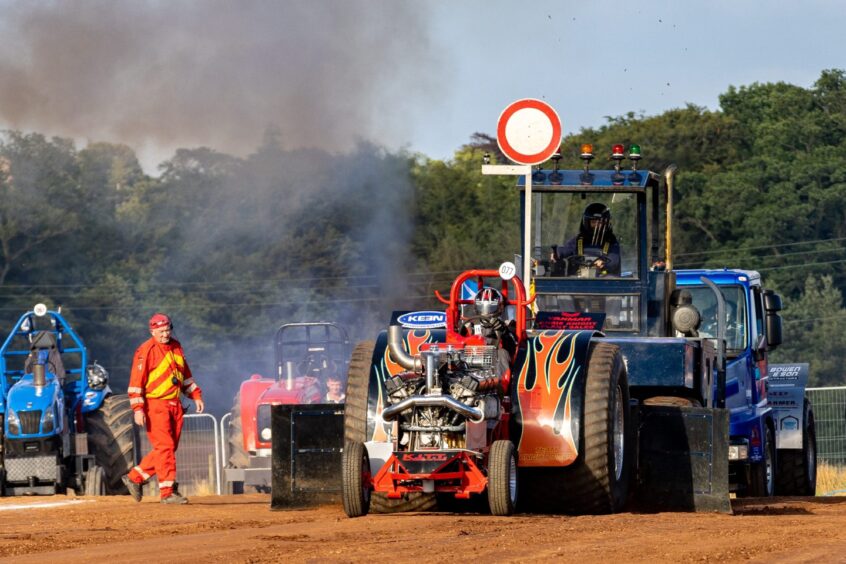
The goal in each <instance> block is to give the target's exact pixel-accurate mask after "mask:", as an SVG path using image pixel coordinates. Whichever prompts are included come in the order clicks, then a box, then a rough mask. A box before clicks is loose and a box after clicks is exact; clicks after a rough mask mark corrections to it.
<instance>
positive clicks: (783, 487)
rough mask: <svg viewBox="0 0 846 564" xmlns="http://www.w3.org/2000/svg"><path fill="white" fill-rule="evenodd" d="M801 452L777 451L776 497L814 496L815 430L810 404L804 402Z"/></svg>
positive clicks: (815, 464)
mask: <svg viewBox="0 0 846 564" xmlns="http://www.w3.org/2000/svg"><path fill="white" fill-rule="evenodd" d="M802 421H803V422H802V450H796V449H779V450H778V451H777V456H776V460H777V461H778V472H777V473H776V493H777V494H778V495H803V496H805V495H814V494H816V491H817V430H816V424H815V422H814V410H813V409H812V408H811V402H809V401H808V400H807V399H806V400H805V413H804V417H803V420H802Z"/></svg>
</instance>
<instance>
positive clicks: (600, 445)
mask: <svg viewBox="0 0 846 564" xmlns="http://www.w3.org/2000/svg"><path fill="white" fill-rule="evenodd" d="M581 157H582V159H583V161H584V166H583V168H582V169H581V170H578V169H577V170H560V169H559V168H558V166H557V162H558V160H557V159H553V162H554V163H555V165H554V166H553V168H552V169H530V168H529V167H528V166H510V165H490V164H485V165H484V166H483V168H482V171H483V173H484V174H510V175H517V176H518V182H517V188H518V192H519V195H520V198H521V212H522V217H523V229H522V242H523V252H522V254H521V255H518V256H517V257H515V259H516V260H515V261H514V262H515V263H516V264H512V263H504V264H503V265H502V266H501V268H500V270H499V274H498V273H497V271H495V270H493V271H491V270H479V271H468V272H466V273H464V274H462V275H461V276H460V277H459V278H458V279H457V280H456V282H455V283H454V284H453V288H452V291H451V292H450V299H449V300H446V299H442V301H443V302H444V303H445V304H447V308H446V311H445V314H444V317H443V320H442V324H441V325H439V326H436V325H435V324H428V325H426V326H425V327H423V326H419V325H415V324H412V323H403V322H402V319H403V318H405V319H409V318H416V317H415V316H414V315H411V316H409V315H399V314H400V313H402V312H395V313H394V315H393V316H392V320H391V323H390V326H389V327H388V330H387V331H384V332H382V333H381V334H380V335H378V336H377V337H376V339H375V340H373V341H365V342H362V343H359V344H358V345H357V346H356V348H355V351H354V353H353V361H352V363H351V366H350V372H349V377H348V389H347V405H346V412H345V423H344V435H345V444H344V450H343V456H342V465H341V467H342V474H343V476H342V478H343V479H342V485H343V487H342V497H343V500H344V508H345V511H346V512H347V514H348V515H349V516H351V517H355V516H359V515H363V514H366V513H367V512H368V511H372V510H374V508H376V510H378V511H394V510H404V509H416V508H420V507H430V506H431V505H433V504H437V505H442V504H443V503H444V502H445V501H448V502H450V501H451V500H452V498H454V499H455V500H457V501H458V502H461V500H466V499H469V498H473V497H475V496H479V497H482V496H484V497H487V498H488V500H489V502H490V510H491V512H492V513H494V514H499V515H507V514H510V513H512V512H513V511H516V510H521V509H523V510H530V511H550V512H556V513H607V512H614V511H619V510H621V509H622V508H623V507H625V506H626V504H627V503H634V504H636V506H638V507H640V508H643V509H646V510H650V509H655V510H695V511H722V512H729V511H731V506H730V502H729V499H730V493H731V492H734V493H735V494H736V495H738V496H769V495H774V494H776V493H783V494H785V495H812V494H813V491H814V488H815V480H816V476H815V473H816V472H815V467H816V454H815V453H816V448H815V436H814V427H813V410H812V409H811V406H810V404H809V403H808V402H807V400H805V399H804V384H803V383H802V379H801V377H800V376H801V374H802V373H803V371H804V375H805V377H807V367H803V366H802V365H781V366H773V367H770V366H769V364H768V358H767V357H768V354H769V352H770V351H772V350H773V349H774V348H775V347H777V346H778V345H779V344H780V343H781V340H782V324H781V318H780V316H779V310H780V309H781V299H780V298H779V296H777V295H776V294H775V293H773V292H772V291H769V290H766V289H764V288H763V287H762V285H761V280H760V276H758V275H757V273H754V272H750V271H737V270H720V271H676V270H674V269H673V252H672V229H673V213H672V212H673V206H672V194H673V191H674V189H675V188H674V185H675V178H676V167H675V166H670V167H668V168H667V169H666V170H665V171H664V172H663V173H661V174H658V173H655V172H652V171H647V170H638V169H637V164H638V162H639V160H640V158H641V154H640V147H639V146H637V145H632V146H631V147H630V149H629V152H628V155H624V150H623V147H622V145H615V147H614V149H613V150H612V157H611V158H612V159H613V161H614V166H613V168H611V169H607V170H592V169H591V167H590V163H591V161H592V159H593V158H594V154H593V147H592V146H591V145H588V144H586V145H583V146H582V150H581ZM626 157H628V158H629V159H630V161H631V169H623V167H622V161H623V160H624V159H625V158H626ZM515 273H519V275H516V274H515ZM470 278H474V279H477V286H478V287H479V288H482V287H483V285H484V286H487V287H488V288H492V289H496V290H497V291H499V292H501V294H502V296H503V300H504V305H505V307H504V308H503V309H502V312H501V317H502V319H501V321H502V324H501V325H499V326H503V325H504V326H507V327H511V330H512V332H513V335H512V336H511V339H510V342H511V346H510V347H508V354H507V355H506V356H507V358H508V361H509V364H508V368H507V370H503V368H502V363H500V362H497V361H496V360H495V359H497V358H500V359H501V358H502V356H503V353H502V352H498V351H499V350H500V349H503V348H506V345H505V340H504V339H503V340H502V341H500V342H499V343H498V344H497V343H490V342H485V343H482V342H477V341H478V339H476V338H475V337H474V336H473V335H469V334H467V333H466V332H465V330H464V327H465V326H466V324H467V323H469V322H471V321H472V319H473V310H472V308H473V306H474V300H473V299H464V298H463V297H462V296H461V295H460V288H459V286H461V285H462V284H464V283H466V282H467V280H468V279H470ZM524 289H525V290H524ZM526 295H528V296H529V298H526V297H525V296H526ZM439 297H440V296H439ZM427 313H431V312H427ZM417 317H419V316H417ZM429 317H432V316H429ZM497 323H498V322H497ZM497 335H500V333H497ZM500 336H501V335H500ZM487 348H493V350H491V351H488V350H487ZM774 370H775V373H777V374H778V375H779V376H778V378H776V377H775V376H774V374H775V373H774V372H773V371H774ZM776 380H777V387H778V394H779V395H778V397H779V398H780V399H779V400H778V402H773V401H771V400H770V394H771V393H772V392H771V390H773V389H774V388H775V387H776V382H775V381H776ZM444 506H445V507H449V506H450V505H449V503H447V504H446V505H444Z"/></svg>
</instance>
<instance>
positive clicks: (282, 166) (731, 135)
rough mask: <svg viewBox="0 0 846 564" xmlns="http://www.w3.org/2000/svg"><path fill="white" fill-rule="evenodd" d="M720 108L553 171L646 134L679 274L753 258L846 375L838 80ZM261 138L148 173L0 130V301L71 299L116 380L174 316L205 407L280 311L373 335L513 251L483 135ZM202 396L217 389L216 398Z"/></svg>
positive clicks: (115, 159)
mask: <svg viewBox="0 0 846 564" xmlns="http://www.w3.org/2000/svg"><path fill="white" fill-rule="evenodd" d="M720 106H721V107H720V109H719V110H713V111H712V110H707V109H704V108H701V107H697V106H693V105H688V106H686V107H683V108H677V109H672V110H669V111H667V112H664V113H663V114H661V115H657V116H643V115H638V114H635V113H627V114H624V115H621V116H617V117H609V118H608V119H607V121H606V123H605V124H603V125H601V126H599V127H596V128H587V129H584V130H582V131H580V132H579V133H578V134H576V135H572V136H568V137H567V138H566V139H564V140H563V143H562V145H561V153H562V162H561V167H562V168H580V167H581V166H582V163H581V161H580V159H579V145H580V144H581V143H585V142H590V143H593V144H594V147H595V154H596V155H597V158H596V159H595V160H594V162H593V164H592V166H593V167H594V168H608V167H610V166H611V161H610V158H609V157H610V147H611V145H612V144H615V143H623V144H626V145H628V144H630V143H633V142H635V143H638V144H639V145H640V146H641V147H642V149H643V155H644V160H643V161H642V162H641V164H640V168H642V169H650V170H655V171H657V172H661V171H663V169H664V168H665V167H666V166H667V165H669V164H670V163H675V164H677V165H678V166H679V176H678V182H677V190H676V193H675V195H674V199H675V206H676V207H675V212H676V213H675V217H676V224H675V230H674V248H675V250H676V253H677V254H676V257H675V258H676V265H677V266H679V267H700V266H707V267H722V266H729V267H740V268H747V269H756V270H760V271H761V272H762V273H763V275H764V277H765V279H766V280H767V282H768V285H770V286H774V287H776V288H778V289H779V290H780V291H781V292H782V293H783V294H784V296H785V298H786V300H785V301H786V304H787V309H786V310H785V312H784V317H785V327H786V336H787V337H786V343H785V344H784V345H783V346H782V347H781V348H780V349H779V350H778V351H777V358H778V359H783V360H785V361H809V362H811V363H812V378H813V379H814V380H813V381H814V383H842V382H843V380H844V375H843V373H842V371H840V370H839V369H838V366H839V365H840V364H842V362H841V361H842V352H841V351H842V350H843V348H844V345H845V344H846V343H843V342H842V339H841V338H840V337H838V335H840V334H843V333H844V331H843V323H844V321H843V320H844V319H846V315H844V309H843V305H842V299H841V296H842V292H843V289H844V287H846V269H844V262H846V257H844V250H846V244H844V243H846V150H844V149H846V74H844V71H841V70H829V71H825V72H823V73H822V75H821V76H820V78H819V80H817V82H816V83H815V84H814V85H813V87H811V88H802V87H798V86H793V85H789V84H783V83H774V84H753V85H749V86H743V87H738V88H735V87H730V88H729V89H728V90H727V91H726V92H725V93H724V94H723V95H722V96H721V97H720ZM281 138H282V133H281V132H280V131H278V130H269V131H268V133H267V134H266V135H265V139H264V142H263V143H262V145H261V146H260V147H258V148H257V149H256V151H255V152H254V153H253V154H251V155H248V156H247V157H244V158H238V157H233V156H230V155H225V154H222V153H219V152H216V151H213V150H211V149H208V148H195V149H180V150H178V151H177V152H176V153H175V154H174V156H173V157H172V158H171V159H169V160H168V161H166V162H164V163H162V165H161V167H160V171H161V174H160V176H159V177H151V176H148V175H146V174H144V172H143V171H142V170H141V168H140V166H139V164H138V161H137V158H136V156H135V154H134V153H133V151H132V150H131V149H130V148H128V147H126V146H123V145H115V144H109V143H92V144H89V145H88V146H87V147H85V148H84V149H82V150H77V149H76V148H75V146H74V144H73V142H71V141H70V140H67V139H59V138H53V139H48V138H46V137H44V136H43V135H40V134H37V133H30V134H24V133H20V132H15V131H11V132H6V133H5V135H4V137H3V138H2V140H0V311H2V319H3V321H5V326H9V325H11V323H13V322H14V321H15V319H16V318H17V316H18V315H20V314H21V313H22V312H23V311H24V310H26V309H29V308H30V307H32V305H33V304H34V303H36V302H37V301H45V302H47V303H48V305H51V306H58V305H61V306H63V308H64V309H63V311H65V313H66V314H67V315H68V317H69V318H70V319H71V320H72V322H73V323H74V325H75V328H76V329H77V330H78V331H79V332H80V334H82V335H83V336H84V338H85V339H86V342H87V344H88V346H89V348H90V349H91V351H92V356H93V358H96V359H98V360H100V361H101V362H102V363H103V364H104V365H106V366H107V368H109V369H110V370H111V372H112V375H113V378H114V382H115V384H114V385H115V388H116V389H118V390H120V389H122V387H123V386H125V383H126V378H127V377H128V369H129V355H130V354H131V352H132V350H133V348H134V347H135V346H136V345H137V344H138V343H140V342H141V341H142V340H143V339H145V338H146V337H147V331H146V319H147V318H148V317H149V315H150V314H152V313H153V312H155V311H160V310H161V311H167V312H168V313H170V314H172V315H173V316H174V318H175V319H176V323H177V333H178V335H179V336H180V338H182V339H183V341H185V343H186V346H187V347H188V352H189V356H190V357H191V362H192V364H193V365H194V366H195V367H196V371H197V372H198V377H199V378H200V381H201V382H203V381H204V380H205V382H206V386H207V387H209V386H210V387H211V389H212V390H214V391H212V392H210V393H211V399H212V402H213V407H215V402H217V405H216V407H217V408H222V409H226V408H228V407H229V405H228V403H229V400H230V398H231V397H232V396H233V395H234V391H235V390H236V389H237V386H238V384H239V383H240V381H241V380H242V379H243V378H245V377H246V376H248V375H249V373H251V372H256V371H257V372H262V373H265V374H267V373H270V372H271V363H272V335H273V333H274V331H275V329H276V328H277V327H278V326H279V325H280V324H282V323H284V322H291V321H315V320H327V321H336V322H338V323H340V324H341V325H343V326H345V327H347V328H348V329H349V330H350V332H351V333H352V338H353V339H358V338H372V337H373V335H375V334H376V332H378V331H379V330H381V329H382V328H384V326H385V324H386V323H387V320H388V316H389V315H390V312H391V311H392V310H393V309H411V308H423V307H433V306H436V305H437V303H436V302H435V301H434V299H433V291H434V290H436V289H437V290H440V291H441V292H444V291H446V290H447V289H448V288H449V286H450V284H451V282H452V280H453V278H454V276H455V274H456V273H457V272H459V271H462V270H465V269H467V268H488V267H496V266H497V265H498V264H500V263H501V262H502V261H504V260H511V259H513V257H514V254H515V253H519V252H520V229H521V225H520V209H519V197H518V194H519V193H518V191H517V189H516V188H515V179H514V178H513V177H501V176H482V175H481V173H480V164H481V163H482V159H483V155H485V154H486V153H487V154H489V155H490V157H491V159H492V161H493V162H502V160H503V157H502V155H501V154H500V152H499V151H498V148H497V146H496V143H495V140H494V139H493V138H491V137H490V136H489V135H486V134H482V133H477V134H474V135H473V136H472V138H471V141H470V143H469V144H467V145H465V146H463V147H461V148H460V149H458V150H457V151H456V152H455V154H454V156H453V158H451V159H449V160H446V161H439V160H431V159H428V158H426V157H425V156H422V155H408V154H405V153H403V152H399V153H389V152H386V151H385V150H384V149H382V148H379V147H375V146H372V145H368V144H364V143H363V144H361V145H359V146H357V147H356V148H355V149H354V150H352V151H350V152H349V153H345V154H332V153H328V152H325V151H319V150H298V151H285V150H283V149H281V146H282V143H281ZM215 398H216V399H215Z"/></svg>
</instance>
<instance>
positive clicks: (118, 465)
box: [85, 394, 138, 495]
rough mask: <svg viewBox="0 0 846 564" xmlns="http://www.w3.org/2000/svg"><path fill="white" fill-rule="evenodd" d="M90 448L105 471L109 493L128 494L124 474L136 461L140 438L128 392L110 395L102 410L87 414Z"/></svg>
mask: <svg viewBox="0 0 846 564" xmlns="http://www.w3.org/2000/svg"><path fill="white" fill-rule="evenodd" d="M85 429H86V431H87V432H88V449H89V452H91V453H92V454H94V458H95V459H96V461H97V466H100V467H101V468H102V471H103V472H104V474H105V476H104V477H105V485H106V493H107V494H110V495H121V494H127V493H129V492H127V491H126V486H124V485H123V482H122V481H121V477H123V475H124V474H126V473H128V472H129V471H130V470H132V467H133V466H135V463H136V461H137V453H138V448H137V447H136V444H137V441H138V435H137V431H136V429H135V423H134V421H133V413H132V408H131V407H130V405H129V397H128V396H126V395H123V394H122V395H117V396H109V397H107V398H106V399H104V400H103V405H101V406H100V409H98V410H97V411H93V412H91V413H89V414H87V415H86V416H85Z"/></svg>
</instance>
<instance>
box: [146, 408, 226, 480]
mask: <svg viewBox="0 0 846 564" xmlns="http://www.w3.org/2000/svg"><path fill="white" fill-rule="evenodd" d="M140 434H141V456H144V455H146V454H147V453H148V452H150V450H151V449H152V447H151V445H150V441H149V439H148V438H147V434H146V433H144V432H142V433H140ZM222 460H223V459H222V458H221V453H220V439H219V437H218V424H217V419H215V417H214V415H211V414H209V413H192V414H189V415H186V416H185V417H184V422H183V425H182V436H181V438H180V440H179V449H177V451H176V481H177V482H178V483H179V491H180V493H184V494H185V495H212V494H217V495H220V468H221V465H222ZM144 494H145V495H151V496H155V495H158V485H157V484H156V481H155V480H152V481H151V482H150V483H149V484H147V485H146V486H145V487H144Z"/></svg>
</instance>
